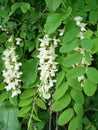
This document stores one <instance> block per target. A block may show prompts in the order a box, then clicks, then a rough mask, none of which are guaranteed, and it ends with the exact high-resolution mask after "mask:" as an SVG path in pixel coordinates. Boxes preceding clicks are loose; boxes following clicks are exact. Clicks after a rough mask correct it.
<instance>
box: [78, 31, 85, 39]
mask: <svg viewBox="0 0 98 130" xmlns="http://www.w3.org/2000/svg"><path fill="white" fill-rule="evenodd" d="M77 37H78V38H80V39H81V40H82V39H84V33H83V32H80V33H79V34H78V35H77Z"/></svg>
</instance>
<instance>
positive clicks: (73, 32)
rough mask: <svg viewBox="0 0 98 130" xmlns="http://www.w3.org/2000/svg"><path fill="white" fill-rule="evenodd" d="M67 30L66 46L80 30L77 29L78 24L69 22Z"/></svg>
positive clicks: (65, 36) (64, 40) (64, 38)
mask: <svg viewBox="0 0 98 130" xmlns="http://www.w3.org/2000/svg"><path fill="white" fill-rule="evenodd" d="M65 30H66V31H65V35H64V37H63V43H64V44H66V43H68V42H70V41H72V40H73V39H74V38H76V37H77V35H78V33H79V29H78V28H77V27H76V24H75V22H73V21H67V24H66V28H65Z"/></svg>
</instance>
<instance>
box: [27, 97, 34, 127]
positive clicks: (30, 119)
mask: <svg viewBox="0 0 98 130" xmlns="http://www.w3.org/2000/svg"><path fill="white" fill-rule="evenodd" d="M34 107H35V98H34V101H33V105H32V110H31V114H30V118H29V121H28V128H27V130H30V126H31V121H32V116H33V112H34Z"/></svg>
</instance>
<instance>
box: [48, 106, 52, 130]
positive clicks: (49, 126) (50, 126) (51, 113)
mask: <svg viewBox="0 0 98 130" xmlns="http://www.w3.org/2000/svg"><path fill="white" fill-rule="evenodd" d="M51 120H52V110H51V107H50V118H49V130H51V126H52V125H51Z"/></svg>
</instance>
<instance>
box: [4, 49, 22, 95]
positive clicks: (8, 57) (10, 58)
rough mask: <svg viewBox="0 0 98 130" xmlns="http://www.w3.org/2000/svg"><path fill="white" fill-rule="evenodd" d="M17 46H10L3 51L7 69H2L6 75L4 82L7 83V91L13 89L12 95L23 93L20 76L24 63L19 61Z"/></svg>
mask: <svg viewBox="0 0 98 130" xmlns="http://www.w3.org/2000/svg"><path fill="white" fill-rule="evenodd" d="M15 49H16V47H10V48H8V49H6V50H5V51H4V52H3V58H2V59H3V60H4V65H5V70H3V71H2V73H3V76H4V78H5V79H4V82H5V83H6V84H7V85H6V86H5V89H6V90H7V91H9V90H12V97H14V96H16V95H18V94H20V93H21V90H20V87H21V86H20V82H21V80H20V77H21V74H22V72H20V71H19V69H20V66H22V63H20V62H19V63H18V62H17V58H18V55H16V53H15Z"/></svg>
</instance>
